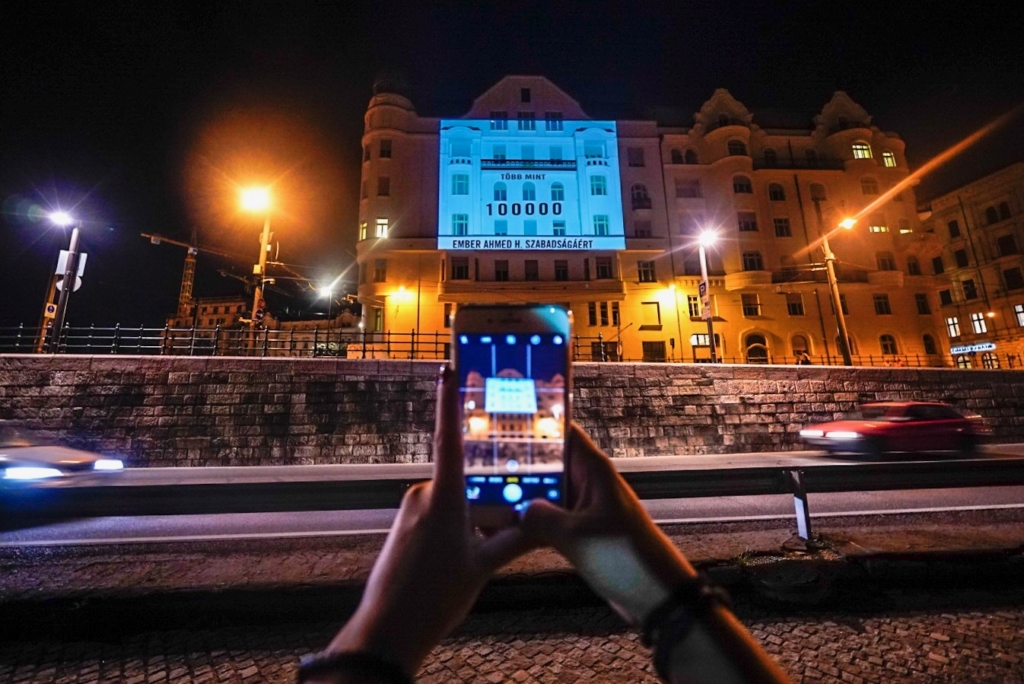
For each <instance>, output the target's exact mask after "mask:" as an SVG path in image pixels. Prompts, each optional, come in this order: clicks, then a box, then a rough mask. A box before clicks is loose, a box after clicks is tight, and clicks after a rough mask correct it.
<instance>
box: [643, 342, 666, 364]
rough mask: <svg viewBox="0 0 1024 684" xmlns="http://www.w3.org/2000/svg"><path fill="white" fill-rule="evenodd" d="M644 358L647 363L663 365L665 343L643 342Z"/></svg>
mask: <svg viewBox="0 0 1024 684" xmlns="http://www.w3.org/2000/svg"><path fill="white" fill-rule="evenodd" d="M643 350H644V358H643V360H644V361H645V362H646V363H663V362H664V361H665V358H666V357H665V343H664V342H649V341H646V340H645V341H644V342H643Z"/></svg>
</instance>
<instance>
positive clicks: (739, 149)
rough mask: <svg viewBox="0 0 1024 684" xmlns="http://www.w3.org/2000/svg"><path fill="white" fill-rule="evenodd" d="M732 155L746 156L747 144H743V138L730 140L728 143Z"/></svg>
mask: <svg viewBox="0 0 1024 684" xmlns="http://www.w3.org/2000/svg"><path fill="white" fill-rule="evenodd" d="M727 148H728V150H729V156H730V157H745V156H747V146H746V145H744V144H743V141H741V140H730V141H729V144H728V145H727Z"/></svg>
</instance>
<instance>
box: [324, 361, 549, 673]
mask: <svg viewBox="0 0 1024 684" xmlns="http://www.w3.org/2000/svg"><path fill="white" fill-rule="evenodd" d="M462 458H463V456H462V429H461V426H460V421H459V389H458V380H457V378H456V377H455V374H454V373H453V372H452V371H451V369H450V368H448V367H445V368H444V370H443V371H442V376H441V382H440V383H439V387H438V398H437V424H436V427H435V430H434V478H433V480H431V481H430V482H422V483H419V484H418V485H416V486H414V487H412V488H411V489H410V490H409V491H408V492H407V493H406V495H405V497H404V499H403V500H402V506H401V509H400V510H399V511H398V516H397V517H396V518H395V522H394V524H393V525H392V526H391V531H390V532H388V537H387V541H385V543H384V548H383V550H382V551H381V553H380V556H379V557H378V558H377V562H376V563H375V564H374V567H373V570H372V571H371V572H370V578H369V580H367V583H366V590H365V591H364V593H363V598H362V601H361V602H360V604H359V608H358V609H356V612H355V614H354V615H353V616H352V618H351V619H350V620H349V622H348V623H347V624H346V625H345V627H344V628H342V630H341V632H339V633H338V635H337V636H336V637H335V638H334V640H333V641H332V642H331V644H330V646H329V647H328V649H327V651H328V652H340V651H368V652H371V653H374V654H376V655H378V656H381V657H383V658H385V659H386V660H389V661H391V662H393V663H395V664H396V665H398V666H399V667H401V668H402V669H403V670H404V671H405V672H406V673H407V674H409V675H410V676H412V675H413V674H415V672H416V670H417V669H418V668H419V666H420V664H421V663H422V662H423V659H424V658H425V657H426V656H427V654H428V653H429V652H430V649H432V648H433V647H434V646H435V645H436V644H437V642H438V641H440V640H441V639H442V638H443V637H444V636H445V635H446V634H448V633H449V632H450V631H451V630H452V629H454V628H455V627H456V626H458V625H459V624H460V623H461V622H462V621H463V620H464V619H465V617H466V615H467V614H468V612H469V609H470V608H471V607H472V605H473V602H474V601H475V600H476V597H477V596H478V595H479V594H480V590H481V589H482V588H483V586H484V584H485V583H486V582H487V580H488V579H489V578H490V577H491V575H492V574H494V572H495V571H496V570H497V569H498V568H500V567H501V566H502V565H504V564H506V563H508V562H509V561H511V560H512V559H513V558H515V557H516V556H518V555H520V554H522V553H523V552H525V551H527V550H529V549H530V548H531V542H530V541H529V540H528V538H527V537H526V535H525V534H524V533H523V530H522V529H520V528H519V527H509V528H504V529H502V530H499V531H497V532H496V533H494V534H493V535H491V536H489V537H483V536H480V535H478V534H477V533H476V532H475V531H474V530H473V528H472V525H471V524H470V521H469V511H468V507H467V504H466V499H465V482H464V480H463V462H462Z"/></svg>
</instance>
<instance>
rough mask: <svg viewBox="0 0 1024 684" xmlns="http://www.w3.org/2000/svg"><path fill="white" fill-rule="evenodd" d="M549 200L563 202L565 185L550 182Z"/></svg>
mask: <svg viewBox="0 0 1024 684" xmlns="http://www.w3.org/2000/svg"><path fill="white" fill-rule="evenodd" d="M551 201H552V202H564V201H565V186H563V185H562V184H561V183H552V184H551Z"/></svg>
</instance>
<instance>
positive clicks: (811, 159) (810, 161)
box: [804, 150, 818, 169]
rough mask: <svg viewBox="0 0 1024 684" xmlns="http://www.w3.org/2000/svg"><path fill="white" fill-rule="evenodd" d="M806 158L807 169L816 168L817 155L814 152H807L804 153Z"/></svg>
mask: <svg viewBox="0 0 1024 684" xmlns="http://www.w3.org/2000/svg"><path fill="white" fill-rule="evenodd" d="M804 155H805V156H806V157H807V167H808V168H811V169H816V168H818V153H817V152H816V151H814V150H807V151H806V152H804Z"/></svg>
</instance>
